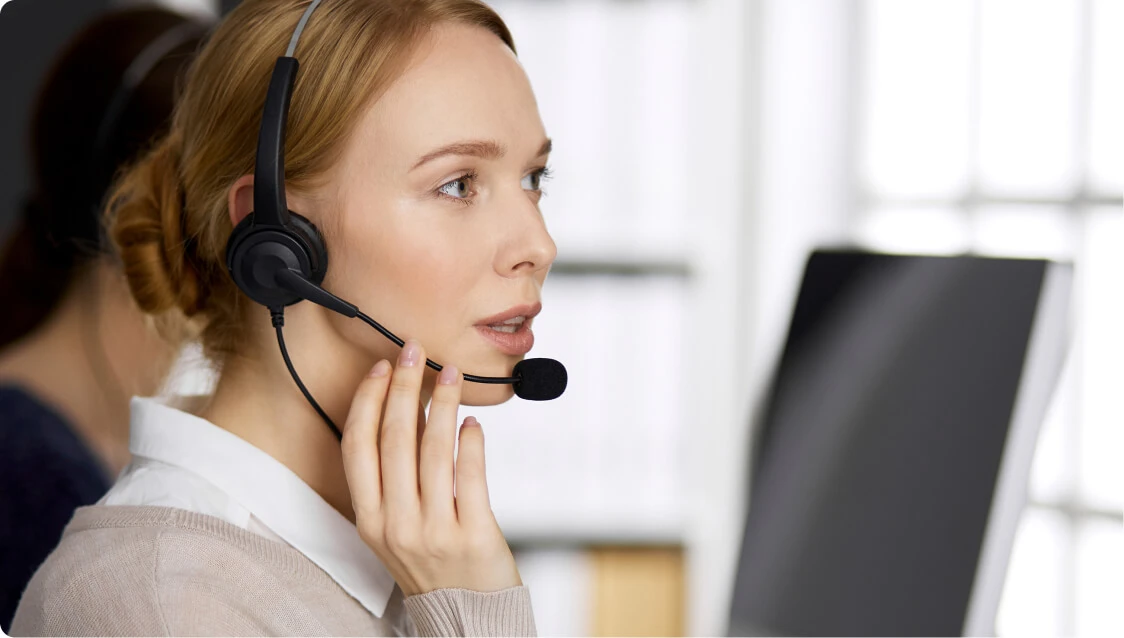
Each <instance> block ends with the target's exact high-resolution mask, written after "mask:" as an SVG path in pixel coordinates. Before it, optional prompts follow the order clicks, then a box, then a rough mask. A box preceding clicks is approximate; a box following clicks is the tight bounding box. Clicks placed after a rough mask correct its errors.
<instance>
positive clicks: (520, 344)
mask: <svg viewBox="0 0 1124 638" xmlns="http://www.w3.org/2000/svg"><path fill="white" fill-rule="evenodd" d="M540 312H542V304H541V303H539V302H536V303H534V304H529V305H528V304H524V305H521V306H515V307H513V308H509V309H507V310H505V311H504V312H501V313H499V314H497V315H492V316H491V317H487V318H486V319H483V320H481V321H479V322H478V323H477V324H476V326H475V327H476V331H477V332H478V333H480V336H482V337H483V338H484V340H485V341H488V342H489V343H491V344H492V345H493V346H494V347H495V348H497V349H498V350H500V351H501V352H503V353H504V354H508V355H515V356H518V355H524V354H527V353H528V352H530V350H531V348H533V347H534V345H535V333H533V332H531V323H532V321H531V320H532V319H534V318H535V315H537V314H539V313H540Z"/></svg>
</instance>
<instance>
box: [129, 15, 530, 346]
mask: <svg viewBox="0 0 1124 638" xmlns="http://www.w3.org/2000/svg"><path fill="white" fill-rule="evenodd" d="M308 3H309V0H244V2H242V3H241V4H240V5H239V6H238V7H237V8H236V9H234V11H232V12H231V13H230V15H229V16H227V17H226V19H225V20H224V21H223V22H222V24H220V25H219V27H218V29H217V30H216V31H215V32H214V34H213V35H212V36H211V38H210V41H209V42H208V43H207V44H206V45H205V46H204V48H203V50H202V51H201V52H200V54H199V57H198V58H197V59H196V60H195V61H194V62H193V64H192V66H191V69H190V71H189V72H188V76H187V83H186V85H185V90H184V94H183V97H182V99H181V101H180V102H179V104H178V105H177V106H176V111H175V115H174V117H173V122H172V126H171V129H170V131H169V133H168V135H167V136H166V137H164V138H163V139H162V140H161V141H160V142H159V144H158V145H157V146H156V147H155V148H154V149H153V150H152V151H151V152H150V153H149V154H148V155H146V156H145V157H144V158H143V159H142V160H140V161H139V162H138V163H137V164H136V165H135V166H133V167H132V168H131V169H130V170H129V171H128V172H126V173H125V174H124V175H123V177H122V179H121V180H120V182H119V183H118V185H117V188H116V189H115V191H114V193H113V195H112V197H111V198H110V202H109V211H110V215H111V216H112V222H111V228H110V234H111V237H112V239H113V242H114V244H115V245H116V247H117V249H118V251H119V253H120V256H121V260H122V262H123V265H124V269H125V273H126V276H127V278H128V281H129V286H130V288H131V290H132V293H133V296H134V297H135V298H136V301H137V303H138V304H139V306H140V308H141V309H142V310H144V311H145V312H147V313H149V314H152V315H157V316H159V317H161V318H162V319H163V321H162V323H164V325H165V327H168V324H169V323H170V324H172V326H178V327H181V328H182V327H183V326H185V325H190V326H192V327H193V328H194V329H197V330H201V331H202V332H201V339H202V343H203V347H204V351H205V352H206V354H207V355H208V356H209V357H210V358H211V359H212V360H214V361H215V362H216V363H218V364H221V363H222V360H223V359H224V358H225V356H227V355H229V354H231V353H233V352H235V350H236V344H239V343H243V342H244V338H245V336H246V335H245V332H244V326H243V325H242V316H243V315H242V313H243V311H244V310H245V309H246V308H247V307H248V306H249V305H250V304H253V302H252V301H250V299H249V298H248V297H246V296H245V295H244V294H243V293H242V292H241V291H240V290H238V289H237V287H236V286H235V284H234V281H233V280H232V279H231V277H230V275H229V273H228V272H227V270H226V268H225V249H226V242H227V239H228V237H229V236H230V233H231V230H232V224H231V221H230V216H229V214H228V208H227V206H228V204H227V202H228V191H229V189H230V188H231V186H232V185H233V184H234V182H235V181H236V180H237V179H239V178H240V177H241V176H243V175H247V174H250V173H252V172H253V170H254V159H255V151H256V145H257V137H258V127H259V125H260V121H261V112H262V107H263V105H264V102H265V94H266V87H267V86H268V84H269V79H270V75H271V73H272V69H273V65H274V62H275V61H276V60H277V58H278V57H280V56H282V55H284V53H285V49H286V46H287V45H288V42H289V38H290V37H291V35H292V33H293V29H294V28H295V27H296V24H297V22H298V20H299V19H300V17H301V14H302V12H303V11H304V9H305V8H306V7H307V6H308ZM442 23H459V24H466V25H472V26H478V27H481V28H484V29H487V30H488V31H491V32H492V33H494V34H495V35H496V36H497V37H499V38H500V39H501V40H502V41H503V42H504V43H505V44H506V45H507V46H508V47H509V48H511V49H512V51H514V50H515V47H514V44H513V43H512V39H511V34H510V33H509V31H508V29H507V27H506V26H505V25H504V23H503V20H501V19H500V17H499V16H498V15H496V13H495V12H494V11H492V9H490V8H489V7H488V6H487V5H485V4H483V3H481V2H478V1H476V0H325V1H324V2H323V4H322V5H321V6H320V7H319V8H318V9H317V10H316V12H315V13H314V14H313V15H312V17H311V19H310V20H309V22H308V26H307V28H306V29H305V30H304V32H303V33H302V35H301V39H300V44H299V46H298V48H297V51H296V53H295V54H294V55H295V57H296V58H297V59H298V60H299V61H300V65H301V68H300V72H299V73H298V74H297V80H296V86H295V87H294V90H293V94H292V95H293V97H292V103H291V106H290V110H289V117H288V124H287V138H286V142H285V180H286V186H287V187H288V188H289V189H292V190H295V191H298V192H300V191H307V190H309V189H311V188H314V187H315V186H316V185H317V184H318V183H319V182H318V180H319V179H320V178H322V177H323V176H324V174H325V173H326V172H327V170H328V169H329V168H330V167H331V166H332V165H333V164H334V163H335V162H336V161H337V160H338V158H339V157H340V155H341V152H342V150H343V148H344V144H345V141H346V139H347V137H348V135H349V134H350V133H351V132H352V130H353V129H354V127H355V126H356V124H357V122H358V120H359V119H360V117H361V115H362V113H363V111H364V109H365V107H366V106H367V105H368V104H370V101H371V100H373V99H377V97H378V96H379V95H380V94H381V93H382V92H383V91H384V90H385V89H386V88H387V87H388V86H389V85H390V84H391V83H392V82H393V81H394V80H395V79H397V77H398V76H400V75H401V73H402V72H403V71H404V69H405V66H406V64H407V63H408V61H409V58H410V56H411V54H412V53H413V51H414V50H415V49H416V46H417V45H418V44H419V42H420V41H421V39H422V38H423V37H424V36H425V34H426V33H427V32H428V31H429V30H430V29H431V28H432V27H434V26H436V25H438V24H442ZM321 230H322V231H325V230H330V228H329V229H324V228H321ZM326 234H328V235H329V236H330V233H326ZM262 312H265V311H264V310H262ZM169 333H170V334H180V335H182V334H184V332H183V331H181V330H173V331H169Z"/></svg>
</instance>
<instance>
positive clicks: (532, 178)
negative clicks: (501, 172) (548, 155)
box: [522, 168, 550, 191]
mask: <svg viewBox="0 0 1124 638" xmlns="http://www.w3.org/2000/svg"><path fill="white" fill-rule="evenodd" d="M549 177H550V169H548V168H540V169H538V170H537V171H534V172H532V173H528V174H527V175H524V176H523V182H522V186H523V190H527V191H537V190H542V183H543V180H545V179H548V178H549Z"/></svg>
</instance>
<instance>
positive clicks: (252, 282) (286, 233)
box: [226, 211, 328, 309]
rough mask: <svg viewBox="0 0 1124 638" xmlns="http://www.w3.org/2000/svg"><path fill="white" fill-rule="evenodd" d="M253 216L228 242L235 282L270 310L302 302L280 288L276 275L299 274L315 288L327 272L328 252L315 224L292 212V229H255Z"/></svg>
mask: <svg viewBox="0 0 1124 638" xmlns="http://www.w3.org/2000/svg"><path fill="white" fill-rule="evenodd" d="M253 217H254V215H253V213H251V214H249V215H247V216H246V217H245V218H244V219H243V220H242V221H241V222H239V223H238V225H237V226H235V227H234V231H233V232H231V233H230V239H229V240H227V243H226V267H227V269H228V270H229V271H230V276H231V278H232V279H234V283H235V284H237V286H238V288H239V289H241V290H242V292H244V293H246V296H247V297H249V298H250V299H253V300H254V301H256V302H257V303H259V304H261V305H263V306H266V307H268V308H271V309H272V308H280V307H282V306H289V305H292V304H295V303H297V302H298V301H301V298H300V297H299V296H298V295H295V294H293V293H292V292H289V291H288V290H285V289H283V288H281V287H279V286H278V285H277V284H276V283H275V281H274V276H275V275H276V273H277V272H278V271H279V270H281V269H284V268H288V269H292V270H296V271H298V272H300V273H301V274H302V275H303V276H304V278H305V279H308V280H309V281H311V282H312V283H314V284H316V285H320V283H321V282H322V281H324V275H325V274H326V273H327V272H328V251H327V249H326V247H325V245H324V238H323V236H321V235H320V231H319V230H317V228H316V225H315V224H313V223H312V222H310V221H308V219H306V218H304V217H302V216H300V215H298V214H296V213H294V212H292V211H290V212H289V226H288V227H287V228H278V227H276V226H254V225H253Z"/></svg>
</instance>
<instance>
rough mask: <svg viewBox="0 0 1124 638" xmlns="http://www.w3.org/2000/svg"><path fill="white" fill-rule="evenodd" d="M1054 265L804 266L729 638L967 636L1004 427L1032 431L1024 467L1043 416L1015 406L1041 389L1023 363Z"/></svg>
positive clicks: (850, 257)
mask: <svg viewBox="0 0 1124 638" xmlns="http://www.w3.org/2000/svg"><path fill="white" fill-rule="evenodd" d="M1055 266H1059V265H1058V264H1052V263H1051V262H1047V261H1042V260H1019V259H989V258H980V257H915V256H894V255H877V254H869V253H861V252H848V251H818V252H816V253H814V254H813V255H812V257H811V258H810V259H809V261H808V264H807V267H806V269H805V273H804V279H803V283H802V286H801V289H800V293H799V295H798V299H797V302H796V307H795V310H794V312H793V316H792V321H791V324H790V327H789V333H788V337H787V341H786V343H785V346H784V349H783V354H782V356H781V360H780V363H779V366H778V368H777V370H776V374H775V377H774V379H773V383H772V386H771V388H770V391H769V393H768V398H767V401H766V403H765V404H764V407H763V411H762V420H761V422H760V423H759V424H758V427H757V428H756V430H755V437H754V445H753V454H752V463H751V466H750V468H751V470H750V474H751V485H750V490H749V494H750V500H749V504H748V514H747V517H746V525H745V535H744V540H743V543H742V548H741V556H740V561H739V565H738V569H737V576H736V582H735V587H734V593H733V600H732V608H731V615H730V628H729V629H730V634H731V635H799V636H821V635H831V636H881V635H895V636H906V635H936V636H954V635H960V634H961V632H962V631H964V630H965V626H966V619H967V615H968V613H969V607H970V603H971V599H972V597H973V595H974V589H975V588H974V584H975V583H976V581H977V573H978V571H979V569H978V568H979V567H980V564H981V553H982V550H983V548H984V545H985V536H986V535H987V534H988V533H989V526H991V524H992V523H994V522H995V515H994V514H993V511H994V509H995V508H994V505H995V503H994V502H993V497H994V496H995V495H996V494H997V489H996V485H997V479H998V478H999V476H1000V470H1001V465H1002V464H1003V463H1005V462H1014V461H1012V460H1011V457H1012V455H1013V452H1012V451H1011V446H1010V445H1008V440H1009V435H1010V430H1011V429H1012V428H1013V427H1016V426H1013V425H1012V423H1019V422H1020V421H1023V422H1026V423H1028V424H1031V425H1030V426H1027V427H1032V428H1033V429H1034V432H1032V433H1031V434H1030V435H1029V438H1030V441H1031V444H1030V449H1029V451H1026V450H1023V451H1021V452H1019V455H1020V456H1023V457H1028V455H1032V454H1033V439H1034V436H1035V435H1036V432H1037V424H1038V423H1040V421H1041V418H1042V416H1043V414H1042V412H1044V409H1045V400H1044V399H1042V397H1038V398H1037V400H1035V401H1033V403H1034V406H1035V407H1034V410H1033V412H1035V413H1036V414H1031V415H1030V416H1029V418H1023V419H1013V415H1014V414H1015V413H1016V408H1017V403H1018V397H1019V395H1020V394H1028V393H1037V394H1042V393H1048V392H1049V389H1043V385H1042V384H1041V383H1040V384H1038V387H1037V388H1035V389H1033V390H1027V388H1028V387H1029V386H1028V385H1027V383H1026V381H1027V380H1026V378H1024V376H1025V375H1024V367H1025V366H1024V362H1026V361H1028V360H1029V359H1028V352H1030V348H1028V344H1030V343H1031V341H1032V333H1035V332H1037V331H1038V330H1040V329H1042V322H1037V324H1036V316H1038V315H1040V314H1042V313H1041V312H1040V306H1041V304H1042V302H1043V295H1044V294H1045V293H1044V292H1043V291H1044V290H1045V289H1046V288H1047V286H1046V285H1045V282H1046V280H1047V272H1048V271H1049V270H1050V269H1051V268H1052V267H1055ZM1064 273H1065V274H1066V275H1068V268H1066V269H1065V270H1064ZM1066 281H1067V282H1068V279H1066ZM1065 293H1066V294H1065V295H1064V297H1065V298H1064V299H1062V300H1061V301H1060V302H1056V303H1061V304H1062V305H1063V307H1064V305H1065V304H1066V303H1068V287H1067V288H1066V289H1065ZM1056 303H1055V305H1056ZM1063 310H1064V309H1063ZM1054 314H1055V315H1056V314H1057V313H1054ZM1062 314H1063V315H1064V311H1063V313H1062ZM1050 330H1052V331H1054V332H1057V331H1056V330H1054V329H1053V328H1050ZM1055 336H1057V337H1059V338H1058V339H1055V341H1058V342H1061V341H1064V339H1062V338H1060V335H1055ZM1062 350H1063V351H1064V347H1063V348H1062ZM1047 360H1048V361H1049V362H1050V363H1049V367H1051V368H1052V369H1051V370H1050V371H1048V373H1047V374H1046V378H1048V379H1049V380H1050V381H1049V383H1047V384H1045V385H1046V386H1050V387H1052V385H1053V382H1054V381H1056V378H1057V372H1058V369H1059V368H1060V361H1061V359H1060V356H1059V357H1053V358H1048V359H1047ZM1028 365H1029V364H1028ZM1035 365H1038V364H1035ZM1039 367H1041V366H1039ZM1023 412H1024V413H1025V412H1026V411H1025V410H1024V411H1023ZM1018 427H1024V426H1021V425H1020V426H1018ZM1023 438H1024V439H1025V438H1027V437H1025V436H1024V437H1023ZM1023 447H1025V446H1023ZM1005 449H1007V453H1006V456H1007V459H1006V461H1005V460H1004V458H1005ZM1018 467H1019V468H1021V469H1020V470H1019V471H1018V472H1017V474H1021V478H1019V477H1016V478H1015V479H1014V480H1013V481H1011V482H1012V485H1014V486H1015V487H1014V488H1013V489H1015V490H1016V491H1018V489H1019V487H1020V481H1021V489H1022V490H1025V482H1026V471H1027V468H1028V467H1029V457H1028V458H1022V459H1019V460H1018ZM1023 493H1025V492H1023ZM1008 509H1009V508H1008ZM1014 511H1015V512H1016V513H1015V517H1016V518H1017V511H1018V510H1017V508H1016V509H1015V510H1014ZM1013 526H1014V522H1011V521H1008V524H1005V525H1004V526H1003V529H1004V534H1006V535H1007V536H1008V537H1009V536H1011V535H1013ZM1009 542H1010V539H1009V538H1007V539H1006V545H1005V546H1003V547H1001V548H1000V549H999V550H997V551H998V552H999V553H1002V552H1004V551H1006V552H1008V553H1009ZM1001 545H1002V544H1001ZM993 553H995V552H994V551H993ZM994 562H995V561H993V563H994ZM995 564H996V565H999V567H997V569H1000V570H1003V569H1005V566H1006V559H1005V557H1003V558H1001V559H1000V560H999V561H998V562H997V563H995ZM993 571H994V570H993ZM999 578H1000V580H1001V578H1002V574H1000V575H999ZM991 589H993V590H994V589H995V588H994V587H992V588H991ZM975 593H977V594H978V591H977V592H975ZM991 598H992V600H989V601H987V604H988V605H992V606H993V605H994V603H995V600H994V598H995V596H994V595H993V596H992V597H991ZM984 617H986V618H987V620H989V621H990V620H993V618H994V614H993V613H992V614H991V615H990V616H989V615H988V614H986V613H985V614H984Z"/></svg>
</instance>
